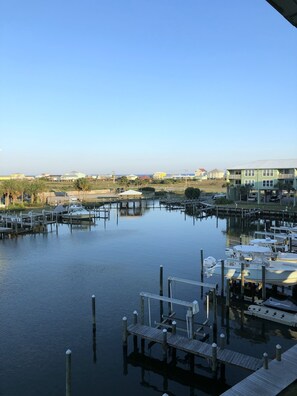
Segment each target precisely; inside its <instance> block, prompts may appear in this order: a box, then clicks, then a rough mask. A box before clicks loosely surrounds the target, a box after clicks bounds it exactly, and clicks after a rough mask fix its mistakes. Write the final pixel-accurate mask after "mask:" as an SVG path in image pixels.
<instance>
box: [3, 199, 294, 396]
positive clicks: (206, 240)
mask: <svg viewBox="0 0 297 396" xmlns="http://www.w3.org/2000/svg"><path fill="white" fill-rule="evenodd" d="M141 213H142V215H138V212H137V211H136V215H135V216H134V215H132V216H131V215H130V214H128V216H120V213H119V211H118V210H116V208H112V212H111V217H110V220H107V221H105V220H99V221H96V224H93V225H79V226H75V225H73V226H72V229H70V227H69V226H68V225H65V224H60V225H59V226H58V227H57V232H56V229H55V227H54V229H53V231H52V232H48V234H45V235H27V236H24V237H21V236H20V237H18V238H17V239H14V240H2V241H0V243H1V246H0V271H1V276H0V294H1V300H0V322H1V323H2V326H1V328H0V335H1V337H0V350H1V362H0V384H1V390H0V393H1V394H3V395H5V396H15V395H19V394H28V395H30V396H35V395H36V396H37V395H43V396H50V395H58V394H65V389H64V386H65V381H64V378H65V377H64V375H65V365H64V363H65V361H64V352H65V350H66V349H67V348H70V349H71V350H72V351H73V370H74V372H73V381H74V383H73V392H74V393H73V394H74V395H79V394H81V395H83V394H88V395H89V396H97V395H98V394H101V395H103V396H104V395H110V394H122V393H123V392H124V391H123V390H125V394H129V395H141V394H145V395H150V396H153V395H154V396H156V395H159V394H160V393H161V392H164V391H167V393H169V394H171V395H178V396H180V395H184V394H190V395H194V394H196V395H198V394H219V393H220V392H222V391H224V390H225V389H227V388H228V387H230V386H232V385H233V384H234V383H236V382H238V381H239V380H241V379H242V378H244V377H245V376H246V375H247V373H246V372H244V373H243V372H242V371H240V370H237V369H233V368H230V367H226V369H224V368H223V367H222V369H221V372H220V373H218V381H214V380H213V378H212V373H211V370H210V367H209V365H208V363H207V362H206V361H205V360H201V359H198V358H196V359H195V361H193V360H191V358H190V357H189V356H187V355H185V354H183V353H176V355H175V353H174V351H171V354H170V355H169V358H170V359H169V365H168V366H166V365H165V363H164V362H163V361H162V359H161V358H160V357H162V356H161V355H162V353H161V350H160V348H158V347H157V346H153V347H152V348H151V349H150V350H146V351H145V350H144V345H143V344H142V343H140V345H139V344H138V345H137V343H135V340H133V339H131V340H130V344H131V345H129V351H131V350H132V353H129V354H128V355H127V353H128V352H127V353H126V358H125V357H124V356H125V353H123V351H122V342H121V341H122V340H121V318H122V317H123V315H126V314H127V315H128V317H129V318H130V319H131V317H132V312H133V310H134V309H137V308H138V305H139V293H140V292H141V291H148V292H152V293H158V292H159V269H160V265H163V266H164V284H165V285H166V280H167V279H168V277H169V276H175V277H180V278H185V279H192V280H197V281H198V280H200V276H201V268H200V251H201V249H203V251H204V253H205V257H207V256H208V255H212V256H214V257H222V256H223V255H224V252H225V247H226V236H228V237H229V236H232V238H233V237H234V238H239V236H240V235H241V234H242V233H247V234H248V233H249V232H251V228H249V227H250V225H249V226H247V228H245V227H246V225H245V224H242V223H241V222H240V221H235V220H230V221H229V220H226V219H220V218H217V217H215V216H213V217H210V218H202V219H198V220H197V219H196V220H195V222H194V223H193V218H192V217H189V216H188V215H186V214H185V213H183V212H182V213H181V212H180V211H176V212H174V211H171V212H169V211H166V210H163V209H160V207H158V208H157V205H156V206H155V208H149V207H147V208H143V210H142V212H141ZM119 219H120V220H119ZM263 226H264V225H263V224H262V223H261V224H260V225H259V227H260V228H261V227H263ZM3 274H4V275H5V276H2V275H3ZM204 281H206V282H208V281H210V279H208V280H206V279H204ZM220 281H221V280H220V279H219V278H217V279H212V280H211V282H215V283H220ZM163 292H164V295H165V294H166V293H167V290H165V289H164V291H163ZM205 292H206V288H205V287H204V288H203V290H202V288H201V289H200V288H196V289H195V290H194V289H191V290H189V289H188V288H182V287H181V286H179V288H178V294H175V295H176V296H178V298H181V299H185V301H193V300H194V299H197V300H198V301H199V306H200V313H199V314H200V317H199V322H203V321H204V320H205V317H206V305H205ZM93 293H94V294H95V295H96V298H97V302H98V304H97V323H96V329H95V331H94V327H93V323H92V315H91V310H90V309H89V308H90V307H89V305H90V304H89V302H90V296H91V295H92V294H93ZM210 307H211V309H212V303H211V302H210ZM218 308H219V309H218V320H217V327H218V329H217V333H218V335H219V334H220V333H221V332H223V333H224V334H226V338H227V343H228V345H229V346H230V349H234V350H238V351H242V352H246V353H249V354H253V355H254V356H256V357H259V356H262V354H263V352H264V351H266V350H267V352H269V353H270V356H272V355H273V353H274V349H275V345H276V344H277V343H280V344H281V345H282V347H283V349H284V350H287V349H288V348H289V347H290V346H292V345H293V344H294V343H295V342H296V331H294V330H292V329H289V328H286V327H284V326H281V325H277V324H275V325H271V324H270V323H269V322H268V323H265V324H264V325H263V321H260V320H258V319H255V320H254V319H253V318H249V319H247V318H246V317H245V315H244V313H242V311H240V308H236V309H235V308H233V307H232V309H230V310H229V309H226V308H222V307H221V306H219V307H218ZM156 310H157V315H156V320H158V321H160V319H161V318H160V315H159V305H158V307H157V309H156ZM164 312H165V313H166V309H165V304H164ZM164 312H163V313H164ZM129 315H130V316H129ZM210 317H211V318H212V316H210ZM212 330H213V329H212V328H210V327H209V326H208V327H207V326H205V328H204V330H203V331H204V332H205V333H206V334H207V335H209V340H208V341H207V342H208V343H210V342H211V341H212ZM251 346H252V347H251ZM142 352H145V354H143V353H142ZM122 355H123V357H124V358H123V359H122V358H121V357H122ZM147 355H150V356H147ZM159 358H160V359H159ZM125 359H126V360H125ZM4 362H5V363H4ZM224 370H225V371H224ZM32 378H34V381H32Z"/></svg>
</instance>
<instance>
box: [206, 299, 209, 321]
mask: <svg viewBox="0 0 297 396" xmlns="http://www.w3.org/2000/svg"><path fill="white" fill-rule="evenodd" d="M206 319H209V293H207V294H206Z"/></svg>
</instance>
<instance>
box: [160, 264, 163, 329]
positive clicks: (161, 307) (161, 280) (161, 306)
mask: <svg viewBox="0 0 297 396" xmlns="http://www.w3.org/2000/svg"><path fill="white" fill-rule="evenodd" d="M160 296H163V265H160ZM162 320H163V301H160V322H162Z"/></svg>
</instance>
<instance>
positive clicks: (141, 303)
mask: <svg viewBox="0 0 297 396" xmlns="http://www.w3.org/2000/svg"><path fill="white" fill-rule="evenodd" d="M140 324H142V325H144V297H143V296H141V297H140Z"/></svg>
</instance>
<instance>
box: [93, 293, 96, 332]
mask: <svg viewBox="0 0 297 396" xmlns="http://www.w3.org/2000/svg"><path fill="white" fill-rule="evenodd" d="M92 317H93V328H96V297H95V295H94V294H93V295H92Z"/></svg>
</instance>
